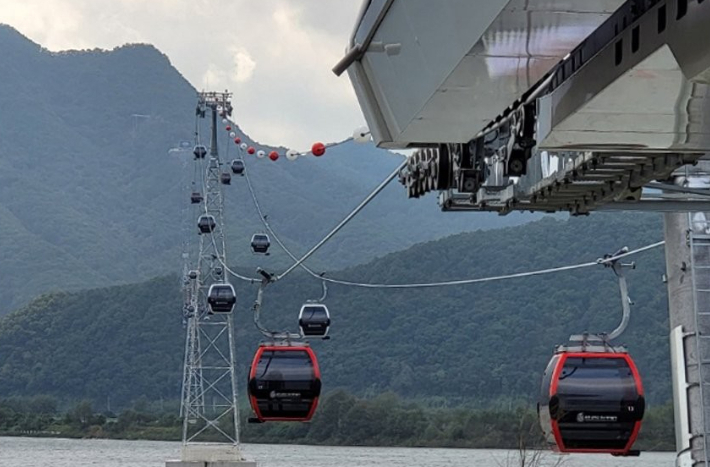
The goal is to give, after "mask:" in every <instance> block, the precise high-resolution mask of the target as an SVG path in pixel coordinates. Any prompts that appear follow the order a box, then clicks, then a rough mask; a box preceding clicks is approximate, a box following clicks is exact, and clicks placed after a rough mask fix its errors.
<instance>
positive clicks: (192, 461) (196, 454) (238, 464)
mask: <svg viewBox="0 0 710 467" xmlns="http://www.w3.org/2000/svg"><path fill="white" fill-rule="evenodd" d="M165 467H256V461H248V460H246V459H244V456H243V455H242V453H241V451H240V449H239V447H237V446H233V445H226V444H206V443H205V444H199V445H195V444H189V445H186V446H183V448H182V454H181V456H180V460H172V461H167V462H166V463H165Z"/></svg>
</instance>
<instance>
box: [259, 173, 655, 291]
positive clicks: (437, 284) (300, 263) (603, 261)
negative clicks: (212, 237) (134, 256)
mask: <svg viewBox="0 0 710 467" xmlns="http://www.w3.org/2000/svg"><path fill="white" fill-rule="evenodd" d="M397 170H399V168H398V169H397ZM396 173H397V172H396V171H395V174H396ZM391 177H392V176H390V177H388V178H387V179H385V181H384V182H382V184H380V186H378V187H377V189H376V190H375V191H376V192H378V193H379V191H382V188H384V186H383V185H385V186H386V184H387V183H388V182H389V181H390V180H391V179H392V178H391ZM245 178H246V180H247V186H248V187H249V192H250V194H251V197H252V201H253V202H254V207H255V208H256V210H257V213H258V214H259V218H260V219H261V222H262V223H263V224H264V227H265V228H266V230H268V232H269V233H270V234H271V235H272V236H273V237H274V240H275V241H276V243H277V244H278V245H279V247H281V249H282V250H283V251H284V252H285V253H286V254H287V255H288V256H289V257H291V259H293V260H294V261H295V263H294V264H293V265H292V266H291V267H290V268H289V269H287V270H286V272H284V273H283V274H281V275H280V276H277V277H272V279H271V280H272V281H274V280H278V279H281V278H283V277H284V276H285V275H286V274H287V273H289V272H291V271H292V270H293V269H295V268H296V267H300V268H302V269H303V270H304V271H306V272H307V273H308V274H310V275H311V276H313V277H314V278H316V279H318V280H320V281H324V282H328V283H331V284H339V285H345V286H349V287H360V288H367V289H424V288H435V287H450V286H457V285H470V284H480V283H485V282H494V281H501V280H508V279H519V278H523V277H532V276H541V275H544V274H553V273H556V272H563V271H572V270H575V269H583V268H588V267H592V266H597V265H608V264H612V263H614V262H616V261H618V260H620V259H622V258H626V257H627V256H632V255H636V254H639V253H643V252H645V251H648V250H652V249H654V248H658V247H660V246H663V245H664V244H665V243H666V242H665V241H660V242H656V243H652V244H650V245H646V246H644V247H641V248H637V249H635V250H631V251H627V252H625V253H619V254H616V255H613V256H609V257H605V258H599V259H597V260H596V261H589V262H586V263H579V264H572V265H568V266H558V267H554V268H547V269H538V270H535V271H528V272H520V273H514V274H504V275H500V276H490V277H481V278H477V279H461V280H451V281H441V282H425V283H410V284H381V283H364V282H353V281H346V280H341V279H333V278H330V277H326V276H325V273H322V274H318V273H316V272H314V271H313V270H311V269H310V268H309V267H307V266H306V265H305V264H303V263H304V261H305V260H306V259H308V257H310V256H311V255H312V254H313V253H315V250H317V249H318V248H320V247H321V246H323V244H324V243H325V242H326V241H328V240H329V239H330V238H332V236H333V235H335V233H337V231H338V230H340V229H341V228H342V227H343V226H344V223H347V222H346V221H349V220H350V219H352V217H354V215H355V214H357V212H359V210H361V209H362V208H363V207H364V205H366V204H367V203H368V202H369V201H371V200H372V198H374V196H373V194H374V193H375V192H373V193H371V194H370V195H369V196H368V197H367V198H366V199H365V201H363V203H361V204H360V205H359V206H358V207H357V208H356V210H355V211H353V212H352V213H350V214H349V215H348V216H347V217H346V218H345V219H344V220H343V222H341V223H340V224H339V225H338V226H336V228H335V229H333V230H332V231H331V233H329V234H328V235H326V237H324V239H323V240H321V241H320V242H319V243H318V244H317V245H316V246H315V247H313V248H312V249H311V251H309V252H308V253H307V254H306V255H304V256H303V257H302V258H301V259H299V260H297V259H296V256H295V255H294V254H293V253H292V252H291V251H290V250H289V249H288V248H287V247H286V245H284V243H283V242H282V241H281V239H280V238H279V236H278V235H277V234H276V232H274V229H273V228H272V227H271V225H270V224H269V222H268V221H267V220H266V217H265V216H264V213H263V211H262V210H261V205H260V204H259V200H258V198H257V197H256V193H255V192H254V187H253V186H252V184H251V180H250V179H249V172H248V171H246V170H245ZM378 190H379V191H378ZM356 211H357V212H356Z"/></svg>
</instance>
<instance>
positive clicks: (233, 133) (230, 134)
mask: <svg viewBox="0 0 710 467" xmlns="http://www.w3.org/2000/svg"><path fill="white" fill-rule="evenodd" d="M229 136H230V137H232V138H236V137H237V134H236V133H235V132H231V133H229Z"/></svg>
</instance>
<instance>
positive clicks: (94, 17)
mask: <svg viewBox="0 0 710 467" xmlns="http://www.w3.org/2000/svg"><path fill="white" fill-rule="evenodd" d="M360 4H361V1H360V0H0V23H6V24H9V25H11V26H13V27H15V28H16V29H18V30H19V31H20V32H21V33H22V34H24V35H26V36H28V37H29V38H30V39H32V40H33V41H35V42H37V43H39V44H41V45H42V46H44V47H46V48H48V49H50V50H53V51H58V50H65V49H87V48H88V49H91V48H95V47H99V48H104V49H111V48H113V47H116V46H119V45H122V44H125V43H129V42H145V43H150V44H153V45H155V46H156V47H157V48H158V49H160V50H161V51H163V52H164V53H165V54H167V55H168V56H169V57H170V60H171V61H172V63H173V65H174V66H175V67H176V68H177V69H178V70H179V71H180V72H181V73H182V74H183V76H185V77H186V78H187V79H188V80H189V81H190V82H191V83H192V84H193V85H194V86H195V87H196V88H198V89H210V90H223V89H227V88H228V89H229V90H231V91H234V93H235V98H234V106H235V109H236V112H235V114H234V115H235V120H236V121H237V122H238V123H239V124H240V125H241V127H242V128H243V129H244V131H245V132H247V133H248V134H250V135H251V136H252V137H253V138H255V139H256V140H258V141H261V142H264V143H271V144H283V145H285V146H289V147H294V148H296V149H300V150H303V149H305V148H308V147H310V144H311V143H312V142H313V141H316V140H322V141H324V142H330V141H337V140H341V139H345V138H346V137H349V136H351V135H352V132H353V130H354V129H355V128H356V127H358V126H361V125H363V124H364V118H363V117H362V113H361V112H360V109H359V107H358V105H357V101H356V99H355V95H354V93H353V91H352V88H351V86H350V82H349V80H348V79H347V77H345V75H343V76H342V77H340V78H338V77H336V76H335V75H334V74H333V73H332V72H331V71H330V69H331V68H332V67H333V65H334V64H335V63H336V62H337V61H338V60H339V59H340V58H341V57H342V55H343V52H344V49H345V45H346V44H347V41H348V38H349V36H350V33H351V31H352V28H353V26H354V23H355V17H356V15H357V12H358V10H359V8H360Z"/></svg>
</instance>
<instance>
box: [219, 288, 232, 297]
mask: <svg viewBox="0 0 710 467" xmlns="http://www.w3.org/2000/svg"><path fill="white" fill-rule="evenodd" d="M216 291H217V293H216V295H217V296H218V297H220V298H232V296H233V294H232V289H231V288H230V287H216Z"/></svg>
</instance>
